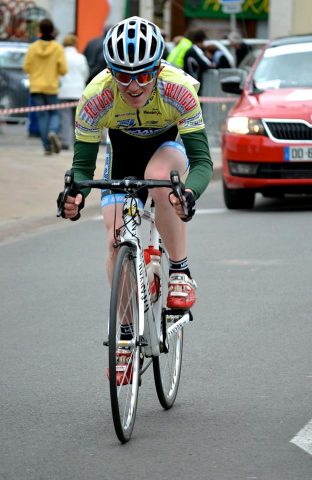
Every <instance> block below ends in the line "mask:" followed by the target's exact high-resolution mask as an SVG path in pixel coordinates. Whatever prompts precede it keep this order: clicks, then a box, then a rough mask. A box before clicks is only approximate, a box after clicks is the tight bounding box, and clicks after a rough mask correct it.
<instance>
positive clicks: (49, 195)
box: [0, 124, 221, 242]
mask: <svg viewBox="0 0 312 480" xmlns="http://www.w3.org/2000/svg"><path fill="white" fill-rule="evenodd" d="M0 148H1V157H0V169H1V196H0V242H3V241H9V240H11V239H14V238H17V237H20V236H21V235H24V234H26V233H30V232H31V231H33V230H34V229H37V228H42V227H45V226H48V225H52V224H59V222H60V220H59V219H57V218H56V198H57V195H58V193H59V192H60V191H61V190H62V188H63V178H64V173H65V171H66V170H68V169H69V168H70V167H71V162H72V154H73V152H72V151H70V150H66V151H61V152H60V153H59V154H58V155H52V156H45V155H43V149H42V146H41V141H40V139H38V138H29V137H28V135H27V126H26V125H8V124H1V125H0ZM212 157H213V160H214V164H215V172H214V179H217V178H219V177H220V162H221V155H220V149H212ZM104 158H105V146H102V145H101V146H100V151H99V155H98V160H97V168H96V172H95V178H101V176H102V173H103V167H104ZM86 211H90V212H93V211H94V212H96V211H98V213H100V193H99V192H98V191H92V192H91V193H90V195H89V196H88V199H87V202H86V207H85V210H84V213H85V212H86Z"/></svg>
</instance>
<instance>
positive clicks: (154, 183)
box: [56, 170, 187, 218]
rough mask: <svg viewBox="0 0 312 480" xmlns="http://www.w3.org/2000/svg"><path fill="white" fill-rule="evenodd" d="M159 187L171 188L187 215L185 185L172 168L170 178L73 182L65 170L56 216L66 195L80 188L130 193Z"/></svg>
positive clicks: (58, 215)
mask: <svg viewBox="0 0 312 480" xmlns="http://www.w3.org/2000/svg"><path fill="white" fill-rule="evenodd" d="M160 187H166V188H172V190H173V193H174V194H175V196H176V197H177V198H178V199H179V201H180V204H181V206H182V208H183V212H184V214H185V215H187V205H186V202H185V199H184V197H183V194H184V192H185V187H184V184H183V183H182V182H181V180H180V175H179V172H177V171H176V170H172V171H171V172H170V180H151V179H144V180H139V179H136V178H131V177H128V178H124V179H122V180H81V181H79V182H75V180H74V172H73V170H67V172H66V173H65V176H64V190H63V192H62V194H61V199H60V202H59V204H58V209H57V214H56V216H57V217H60V216H62V212H63V208H64V204H65V202H66V198H67V196H68V195H70V196H76V195H77V193H78V192H79V191H80V190H81V189H82V188H98V189H101V190H103V189H109V190H112V191H116V190H119V191H120V190H122V191H124V192H127V193H131V192H136V191H138V190H140V189H141V188H160ZM79 216H80V214H79ZM77 218H79V217H77Z"/></svg>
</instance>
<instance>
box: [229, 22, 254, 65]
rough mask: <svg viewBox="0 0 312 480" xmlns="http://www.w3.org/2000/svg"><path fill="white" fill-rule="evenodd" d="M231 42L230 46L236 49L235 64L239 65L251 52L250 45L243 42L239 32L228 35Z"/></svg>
mask: <svg viewBox="0 0 312 480" xmlns="http://www.w3.org/2000/svg"><path fill="white" fill-rule="evenodd" d="M228 39H229V42H230V47H231V48H232V49H233V51H234V58H235V66H236V67H238V66H239V64H240V63H241V61H242V60H243V58H245V57H246V55H247V53H249V52H250V47H249V45H247V44H246V43H245V42H243V39H242V36H241V34H240V33H238V32H234V31H233V32H231V33H229V35H228Z"/></svg>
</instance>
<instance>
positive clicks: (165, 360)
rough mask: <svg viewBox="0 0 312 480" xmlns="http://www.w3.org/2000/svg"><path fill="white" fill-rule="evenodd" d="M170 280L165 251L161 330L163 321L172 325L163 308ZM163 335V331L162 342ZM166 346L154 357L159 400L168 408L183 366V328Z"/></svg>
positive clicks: (158, 311) (160, 305)
mask: <svg viewBox="0 0 312 480" xmlns="http://www.w3.org/2000/svg"><path fill="white" fill-rule="evenodd" d="M168 281H169V262H168V254H167V252H166V251H164V252H163V253H162V255H161V296H160V298H159V300H158V302H160V304H159V305H157V306H156V308H155V310H154V312H155V313H156V312H157V315H161V332H162V331H163V327H164V325H163V323H164V322H165V323H166V325H165V327H166V329H167V328H168V327H169V326H170V325H172V323H171V321H170V320H169V317H168V316H167V315H163V314H162V309H163V308H166V304H167V294H168ZM162 341H163V335H162V333H161V342H162ZM166 347H167V348H163V350H164V351H163V352H162V353H161V354H160V356H159V357H153V370H154V380H155V386H156V391H157V396H158V400H159V402H160V404H161V406H162V407H163V408H164V409H166V410H168V409H169V408H171V407H172V405H173V404H174V402H175V399H176V396H177V393H178V389H179V382H180V376H181V368H182V354H183V328H181V329H179V330H178V331H177V332H175V333H173V335H172V336H171V337H170V339H168V338H167V341H166Z"/></svg>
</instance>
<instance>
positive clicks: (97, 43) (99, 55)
mask: <svg viewBox="0 0 312 480" xmlns="http://www.w3.org/2000/svg"><path fill="white" fill-rule="evenodd" d="M109 29H110V27H109V26H104V28H103V33H102V35H100V36H99V37H96V38H93V39H92V40H90V41H89V42H88V43H87V46H86V47H85V49H84V51H83V54H84V56H85V57H86V59H87V62H88V65H89V78H88V79H87V84H88V83H90V82H91V80H92V79H93V78H94V77H95V76H96V75H97V74H98V73H100V72H101V71H102V70H104V68H106V66H107V64H106V62H105V59H104V56H103V42H104V38H105V36H106V33H107V32H108V30H109Z"/></svg>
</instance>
